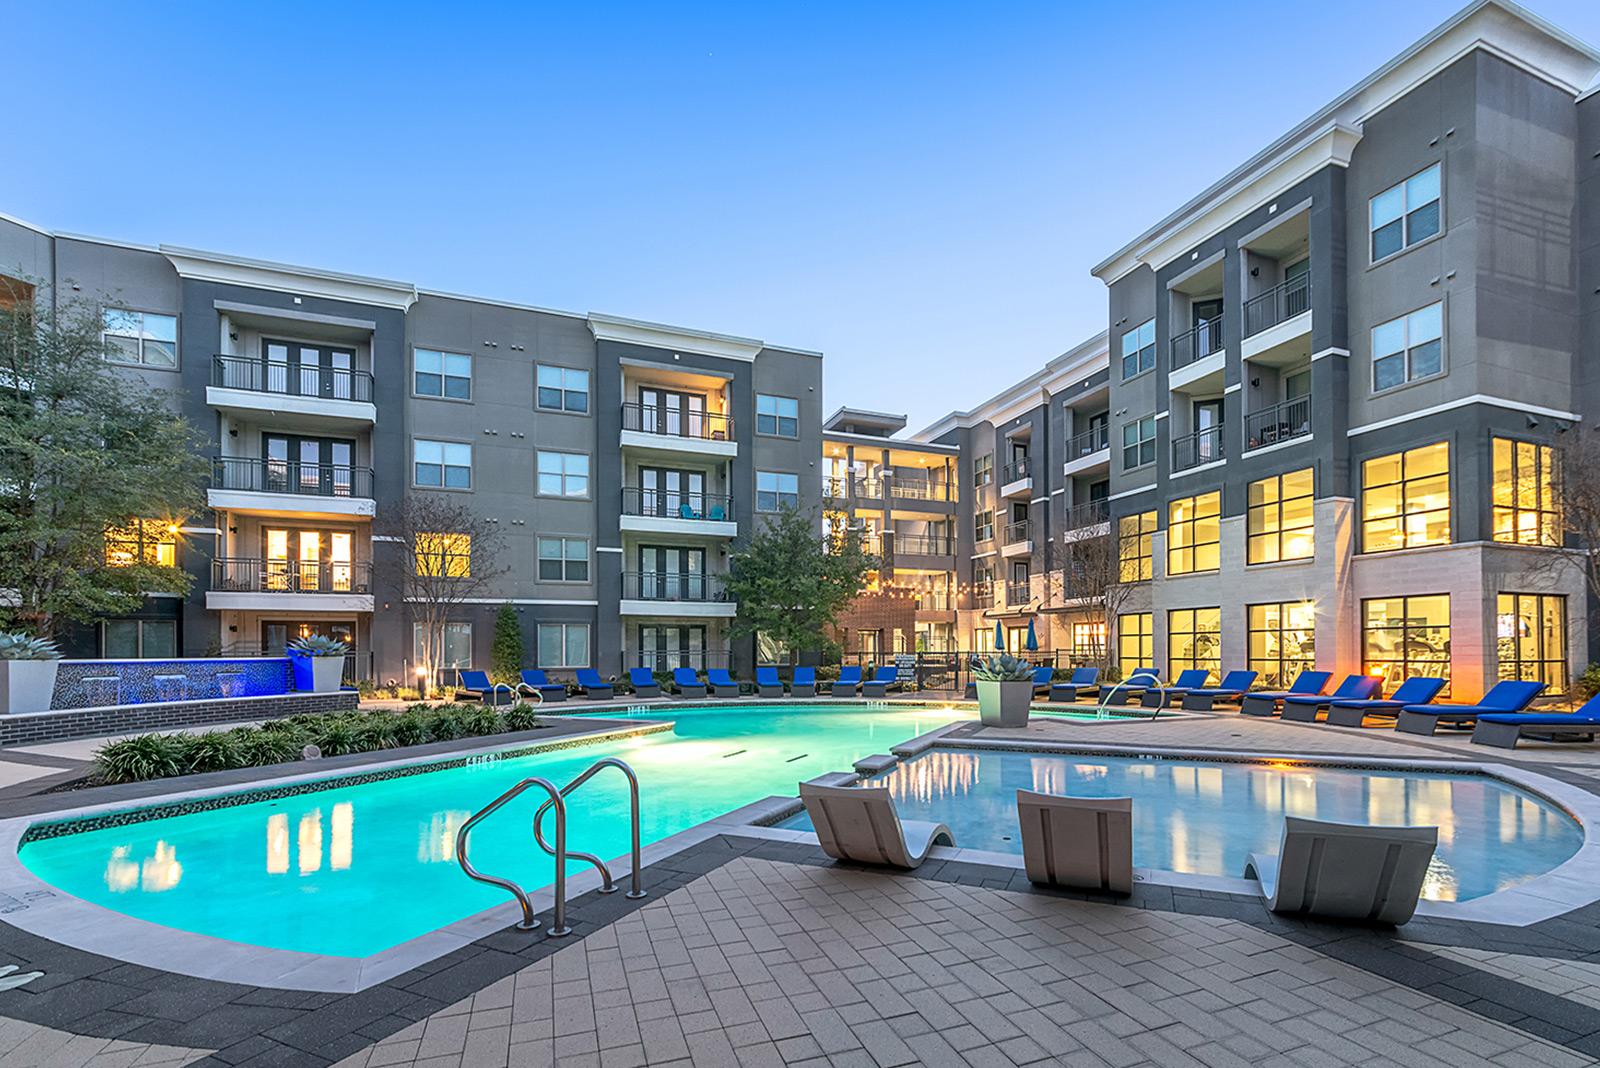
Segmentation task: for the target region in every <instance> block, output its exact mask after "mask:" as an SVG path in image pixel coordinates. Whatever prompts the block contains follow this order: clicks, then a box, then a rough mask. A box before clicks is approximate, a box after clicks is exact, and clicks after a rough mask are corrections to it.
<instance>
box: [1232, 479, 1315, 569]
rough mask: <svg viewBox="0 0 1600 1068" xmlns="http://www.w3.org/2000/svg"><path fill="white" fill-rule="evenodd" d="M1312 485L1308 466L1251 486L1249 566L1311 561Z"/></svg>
mask: <svg viewBox="0 0 1600 1068" xmlns="http://www.w3.org/2000/svg"><path fill="white" fill-rule="evenodd" d="M1313 482H1314V479H1313V476H1312V469H1311V468H1309V467H1307V468H1305V469H1304V470H1301V471H1290V472H1287V473H1285V474H1282V475H1274V476H1272V477H1271V478H1264V479H1262V480H1260V481H1259V482H1252V483H1250V492H1249V514H1248V516H1247V519H1246V524H1247V530H1248V537H1249V547H1248V550H1247V553H1248V555H1247V557H1246V562H1247V563H1252V564H1269V563H1273V562H1274V561H1278V560H1308V559H1310V558H1311V556H1312V555H1313V553H1314V550H1315V545H1316V540H1315V537H1314V535H1313V533H1312V511H1311V505H1312V489H1313Z"/></svg>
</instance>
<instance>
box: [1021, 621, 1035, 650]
mask: <svg viewBox="0 0 1600 1068" xmlns="http://www.w3.org/2000/svg"><path fill="white" fill-rule="evenodd" d="M1024 644H1026V645H1027V647H1028V652H1030V653H1037V652H1038V651H1039V636H1038V635H1037V634H1035V633H1034V632H1033V620H1031V619H1030V620H1028V640H1027V641H1026V642H1025V643H1024Z"/></svg>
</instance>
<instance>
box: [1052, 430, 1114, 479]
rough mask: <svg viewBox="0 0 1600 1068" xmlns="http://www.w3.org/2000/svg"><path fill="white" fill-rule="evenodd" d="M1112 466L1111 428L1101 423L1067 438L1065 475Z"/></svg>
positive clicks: (1063, 469)
mask: <svg viewBox="0 0 1600 1068" xmlns="http://www.w3.org/2000/svg"><path fill="white" fill-rule="evenodd" d="M1109 466H1111V428H1110V427H1108V426H1107V425H1106V424H1104V423H1101V424H1099V425H1098V426H1094V427H1091V428H1089V429H1088V430H1085V431H1084V432H1083V433H1081V434H1074V435H1073V436H1072V437H1070V438H1068V439H1067V459H1066V463H1065V465H1064V466H1063V468H1062V473H1063V474H1065V475H1077V474H1082V473H1083V472H1085V471H1093V470H1095V469H1096V468H1100V467H1109Z"/></svg>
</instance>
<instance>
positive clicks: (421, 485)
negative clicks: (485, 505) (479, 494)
mask: <svg viewBox="0 0 1600 1068" xmlns="http://www.w3.org/2000/svg"><path fill="white" fill-rule="evenodd" d="M419 445H438V446H440V452H439V462H438V464H432V463H429V464H428V465H427V466H429V467H434V466H437V467H438V468H439V479H440V481H439V483H438V484H437V485H435V484H434V483H430V482H420V481H418V480H417V465H418V463H419V461H418V460H417V446H419ZM451 445H457V446H460V447H461V448H464V449H466V450H467V463H466V469H467V484H466V485H465V486H451V485H446V484H445V482H444V479H445V477H446V475H445V472H446V470H447V469H448V468H452V467H461V466H462V465H461V464H452V463H447V462H445V456H446V455H447V449H446V447H447V446H451ZM476 459H477V457H476V450H474V449H473V447H472V442H470V441H450V440H447V439H444V438H412V439H411V485H412V487H413V488H415V489H425V490H444V491H446V492H450V493H470V492H472V490H473V489H474V487H475V483H476V481H477V478H476V475H475V472H474V471H473V467H474V463H475V461H476Z"/></svg>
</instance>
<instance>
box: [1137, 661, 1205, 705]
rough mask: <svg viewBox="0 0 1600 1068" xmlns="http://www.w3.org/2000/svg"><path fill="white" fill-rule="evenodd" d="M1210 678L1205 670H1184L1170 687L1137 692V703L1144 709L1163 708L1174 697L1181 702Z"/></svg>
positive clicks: (1151, 687) (1152, 687)
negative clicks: (1186, 695) (1184, 696)
mask: <svg viewBox="0 0 1600 1068" xmlns="http://www.w3.org/2000/svg"><path fill="white" fill-rule="evenodd" d="M1210 678H1211V672H1210V671H1208V670H1207V669H1205V668H1184V669H1183V670H1182V671H1180V672H1178V677H1177V678H1176V679H1174V680H1173V682H1172V685H1171V686H1150V687H1146V688H1144V689H1141V690H1140V691H1139V703H1140V704H1142V705H1143V706H1144V707H1146V708H1165V707H1166V706H1167V704H1168V703H1169V702H1170V701H1171V700H1172V699H1173V698H1174V697H1175V698H1177V699H1178V700H1180V701H1181V700H1183V695H1184V694H1186V693H1188V692H1189V691H1190V690H1193V689H1196V688H1198V687H1200V686H1204V685H1205V684H1206V682H1207V681H1209V680H1210Z"/></svg>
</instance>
